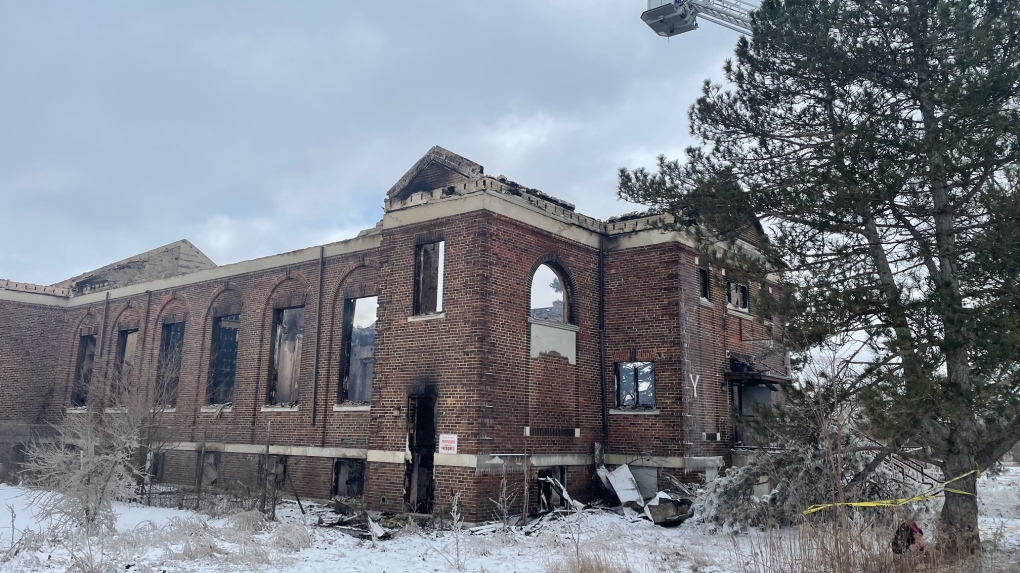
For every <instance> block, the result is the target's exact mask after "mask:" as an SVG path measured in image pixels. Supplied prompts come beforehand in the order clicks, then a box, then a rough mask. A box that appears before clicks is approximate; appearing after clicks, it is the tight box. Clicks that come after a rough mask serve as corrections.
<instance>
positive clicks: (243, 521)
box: [227, 511, 269, 533]
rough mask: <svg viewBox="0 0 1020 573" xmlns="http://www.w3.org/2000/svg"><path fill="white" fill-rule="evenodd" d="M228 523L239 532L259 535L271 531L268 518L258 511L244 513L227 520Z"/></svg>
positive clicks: (236, 514)
mask: <svg viewBox="0 0 1020 573" xmlns="http://www.w3.org/2000/svg"><path fill="white" fill-rule="evenodd" d="M227 523H229V524H230V526H231V527H233V528H234V529H236V530H237V531H245V532H248V533H257V532H261V531H266V530H267V529H269V521H268V520H267V519H266V516H265V515H263V514H262V513H261V512H258V511H242V512H240V513H235V514H233V515H231V516H230V517H228V518H227Z"/></svg>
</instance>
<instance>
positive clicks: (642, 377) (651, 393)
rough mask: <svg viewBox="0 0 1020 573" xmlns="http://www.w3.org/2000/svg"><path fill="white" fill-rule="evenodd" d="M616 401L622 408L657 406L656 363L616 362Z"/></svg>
mask: <svg viewBox="0 0 1020 573" xmlns="http://www.w3.org/2000/svg"><path fill="white" fill-rule="evenodd" d="M616 403H617V407H618V408H620V409H642V408H644V409H650V408H654V407H655V363H654V362H617V363H616Z"/></svg>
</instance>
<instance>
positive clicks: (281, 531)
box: [273, 523, 312, 552]
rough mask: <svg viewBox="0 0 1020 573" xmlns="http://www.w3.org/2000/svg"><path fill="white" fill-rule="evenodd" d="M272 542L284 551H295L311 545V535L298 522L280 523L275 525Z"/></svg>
mask: <svg viewBox="0 0 1020 573" xmlns="http://www.w3.org/2000/svg"><path fill="white" fill-rule="evenodd" d="M273 544H274V545H275V546H276V547H278V548H280V549H283V550H284V551H291V552H297V551H301V550H302V549H306V548H308V547H311V546H312V536H311V535H310V534H309V533H308V530H307V529H305V526H303V525H301V524H299V523H281V524H280V525H278V526H276V532H275V533H274V534H273Z"/></svg>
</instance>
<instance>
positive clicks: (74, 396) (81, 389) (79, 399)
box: [71, 335, 96, 408]
mask: <svg viewBox="0 0 1020 573" xmlns="http://www.w3.org/2000/svg"><path fill="white" fill-rule="evenodd" d="M95 361H96V337H95V336H93V335H88V336H82V337H81V338H79V339H78V365H77V367H76V368H75V374H74V387H73V388H72V389H71V406H72V407H74V408H81V407H83V406H85V405H86V404H87V403H88V398H89V384H91V382H92V365H93V364H94V363H95Z"/></svg>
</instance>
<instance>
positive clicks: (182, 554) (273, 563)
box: [0, 467, 1020, 573]
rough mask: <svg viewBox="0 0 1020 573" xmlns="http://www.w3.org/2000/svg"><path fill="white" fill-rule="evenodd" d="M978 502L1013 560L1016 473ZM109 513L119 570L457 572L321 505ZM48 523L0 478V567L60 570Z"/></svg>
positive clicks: (522, 542) (523, 547)
mask: <svg viewBox="0 0 1020 573" xmlns="http://www.w3.org/2000/svg"><path fill="white" fill-rule="evenodd" d="M979 503H980V508H981V529H982V534H983V538H984V539H985V540H986V543H987V544H989V545H994V547H995V551H997V552H1000V553H1003V554H1004V556H1005V557H1006V558H1007V559H1010V558H1012V557H1013V556H1014V555H1015V556H1016V557H1017V560H1018V561H1020V468H1016V467H1013V468H1007V470H1006V472H1004V473H1003V474H1001V475H999V476H996V477H983V478H982V479H981V480H980V482H979ZM117 510H118V520H117V530H118V534H117V535H115V536H113V537H112V538H111V539H110V540H109V542H108V543H107V544H106V546H107V547H108V549H106V554H105V557H106V558H107V559H108V560H109V561H110V562H112V564H113V565H114V567H115V570H119V571H132V572H134V571H141V572H147V571H153V572H167V573H170V572H177V571H198V572H206V571H208V572H212V571H292V572H309V573H311V572H326V571H351V572H360V571H365V572H373V573H380V572H385V573H397V572H404V571H407V572H411V571H413V572H432V571H455V570H457V567H456V562H457V556H456V555H457V549H456V545H457V543H456V542H457V537H458V536H455V535H454V534H453V533H451V532H449V531H438V532H424V531H422V530H419V529H417V528H415V527H408V528H405V529H403V530H395V531H393V538H392V539H387V540H383V541H378V542H376V543H373V542H372V541H370V540H361V539H357V538H355V537H352V536H350V535H348V534H345V533H343V532H341V531H339V530H336V529H332V528H328V527H319V526H316V522H317V521H318V516H319V515H321V516H322V517H323V519H324V520H326V521H331V520H333V519H335V516H333V514H332V513H328V512H327V510H326V509H325V508H323V507H321V506H320V507H314V508H313V511H311V512H310V514H309V515H304V516H302V515H301V514H300V512H299V511H298V508H297V505H296V504H293V503H286V504H283V505H281V506H280V509H279V511H278V517H279V522H278V523H273V524H265V523H262V522H260V519H259V516H257V515H254V516H253V515H252V514H242V515H241V516H239V517H238V516H235V517H226V518H220V519H212V518H209V517H206V516H203V515H200V514H197V513H195V512H191V511H179V510H172V509H157V508H149V507H144V506H141V505H128V504H121V505H118V507H117ZM12 517H13V527H14V531H13V532H12V530H11V527H12ZM45 528H46V524H45V523H40V522H39V520H37V519H35V517H34V516H33V511H32V507H31V503H30V498H29V496H28V494H27V492H26V490H24V489H21V488H18V487H13V486H7V485H0V558H3V556H4V554H5V553H7V549H8V547H9V546H10V545H11V543H12V541H16V540H18V539H21V538H22V537H23V536H27V537H26V539H27V542H23V543H22V544H21V546H22V547H24V548H25V549H24V550H22V551H20V552H19V554H18V555H17V556H15V557H14V558H13V559H8V561H7V562H4V563H0V571H2V572H3V573H8V572H12V573H15V572H21V571H65V570H67V569H68V567H69V566H70V564H71V562H70V556H69V553H68V550H67V548H66V547H65V546H64V545H63V544H62V543H61V541H60V540H57V539H50V538H49V537H48V536H47V535H46V534H45ZM33 532H35V533H33ZM578 533H580V536H579V537H578ZM753 538H754V535H746V534H740V535H728V534H723V533H710V532H709V528H708V527H707V526H705V525H698V524H691V523H690V522H688V523H687V524H684V525H683V526H681V527H678V528H675V529H665V528H661V527H656V526H654V525H652V524H651V523H649V522H647V521H643V520H637V521H631V520H629V519H627V518H624V517H621V516H618V515H616V514H613V513H609V512H605V511H603V512H598V511H590V512H586V513H583V514H581V516H580V517H577V516H571V517H569V518H565V519H561V520H557V521H551V522H548V523H547V524H546V525H545V526H544V527H543V528H541V529H540V530H539V531H538V532H537V533H535V534H533V535H531V536H525V535H523V534H521V533H519V532H518V533H489V534H485V535H469V534H467V533H466V532H464V533H461V535H460V536H459V540H460V552H461V556H462V562H463V565H464V567H463V570H464V571H473V572H481V571H487V572H499V573H530V572H543V571H548V570H550V569H553V570H555V569H556V568H557V567H558V566H561V565H562V564H565V563H566V562H567V561H568V560H569V559H570V558H571V557H572V556H573V555H575V552H577V551H580V552H582V553H585V554H589V555H591V554H595V555H602V556H607V557H609V558H610V559H612V560H614V561H615V562H617V563H621V564H624V563H625V564H626V565H627V566H628V568H629V570H630V571H634V572H645V571H647V572H652V571H666V572H672V573H708V572H729V571H745V570H748V569H747V566H746V563H747V559H746V555H747V553H748V552H749V551H750V549H749V547H750V545H751V544H752V543H753ZM564 570H565V569H564Z"/></svg>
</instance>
